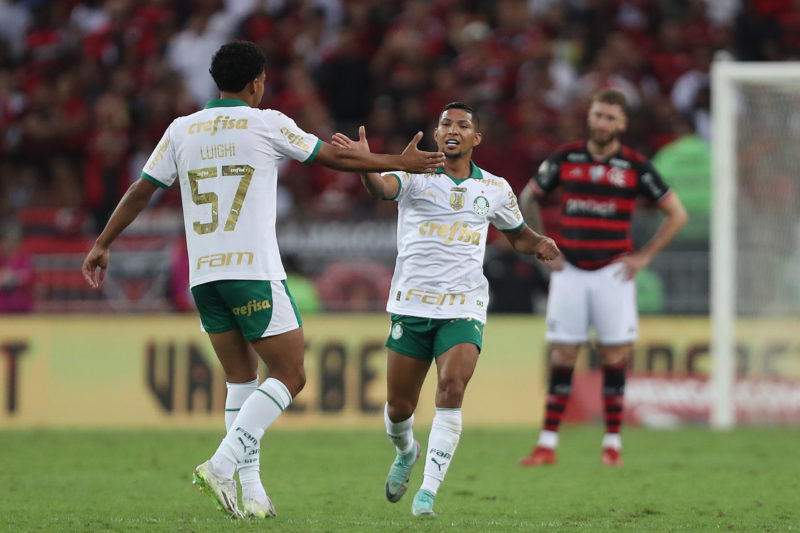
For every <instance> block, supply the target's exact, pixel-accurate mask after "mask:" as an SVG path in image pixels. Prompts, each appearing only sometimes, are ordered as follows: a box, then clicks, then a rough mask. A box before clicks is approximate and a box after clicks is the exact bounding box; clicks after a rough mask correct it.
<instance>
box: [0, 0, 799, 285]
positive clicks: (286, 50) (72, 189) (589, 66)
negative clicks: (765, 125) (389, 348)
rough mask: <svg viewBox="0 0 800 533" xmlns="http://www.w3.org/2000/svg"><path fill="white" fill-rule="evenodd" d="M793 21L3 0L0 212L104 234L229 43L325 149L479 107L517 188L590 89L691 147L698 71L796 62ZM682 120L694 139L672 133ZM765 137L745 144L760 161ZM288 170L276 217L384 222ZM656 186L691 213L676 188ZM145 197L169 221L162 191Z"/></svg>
mask: <svg viewBox="0 0 800 533" xmlns="http://www.w3.org/2000/svg"><path fill="white" fill-rule="evenodd" d="M799 21H800V2H797V1H794V0H780V1H769V2H760V1H757V0H734V1H730V2H729V1H718V0H689V1H681V2H667V1H659V2H652V1H648V0H615V1H613V2H599V1H586V0H567V1H555V0H499V1H495V2H488V1H485V0H481V1H477V2H472V1H453V0H430V1H425V0H395V1H393V2H378V1H375V0H348V1H342V0H306V1H303V2H290V1H288V0H139V1H136V0H68V1H55V0H36V1H33V0H0V157H2V159H0V193H2V195H1V196H0V208H1V209H2V213H3V214H5V213H16V212H17V210H19V209H25V208H32V207H36V208H45V209H47V208H52V209H58V208H64V207H68V208H70V209H72V210H84V211H87V212H90V213H91V214H92V217H93V219H95V220H96V222H97V223H102V222H104V220H105V218H107V216H108V214H109V211H110V209H111V208H112V207H113V206H114V205H115V204H116V202H117V201H118V200H119V198H120V196H121V195H122V194H123V192H124V191H125V190H126V188H127V186H128V184H129V183H130V180H131V179H135V178H136V177H137V176H138V175H139V172H140V171H141V166H142V158H143V154H149V153H150V151H151V150H152V149H153V147H154V145H155V143H156V142H158V139H159V138H160V134H161V132H163V131H164V129H165V128H166V126H167V125H168V124H169V123H170V122H171V121H172V120H173V119H174V118H175V117H176V116H179V115H186V114H190V113H191V112H193V111H194V110H196V109H197V108H198V107H201V106H203V105H205V103H206V101H207V100H209V99H212V98H215V97H216V91H215V88H214V84H213V81H212V80H211V78H210V76H209V75H208V67H209V64H208V63H209V59H210V57H211V53H212V52H213V51H214V50H215V49H216V48H217V47H218V46H219V45H220V44H221V43H222V42H224V41H228V40H231V39H248V40H252V41H254V42H256V43H258V44H259V45H260V46H261V47H262V48H263V49H264V51H265V53H266V54H267V56H268V63H267V82H266V85H267V86H266V92H265V96H264V100H263V102H262V106H263V107H270V108H273V109H278V110H281V111H284V112H286V113H287V114H289V115H290V116H292V117H294V118H295V120H296V121H297V122H298V124H299V125H300V126H301V127H302V128H304V129H306V130H307V131H310V132H313V133H315V134H317V135H319V136H320V137H321V138H323V139H329V138H330V136H331V134H332V133H333V132H335V131H342V132H344V133H346V134H348V135H351V136H352V135H354V134H355V132H356V128H357V127H358V125H360V124H365V125H366V127H367V133H368V135H369V138H370V142H371V144H372V146H373V149H374V150H376V151H383V152H392V153H398V152H400V151H402V150H403V149H404V148H405V145H406V143H407V142H408V139H409V138H410V137H411V136H412V135H413V134H415V133H416V132H417V131H419V130H422V131H424V132H425V137H423V140H422V142H421V147H423V148H428V149H430V148H432V147H433V145H432V143H431V132H432V130H433V124H431V123H430V121H429V120H428V117H430V116H431V110H434V111H433V112H434V113H436V112H438V110H439V109H441V107H442V106H443V105H444V104H445V103H447V102H450V101H453V100H461V101H466V102H468V103H471V104H474V105H476V106H477V107H478V108H479V110H480V112H481V114H482V115H483V116H484V117H486V120H485V123H484V124H482V127H483V128H484V129H485V130H486V131H487V132H489V135H487V138H490V139H492V142H490V143H489V144H485V145H484V147H483V148H482V150H481V151H480V152H479V153H478V156H480V158H482V160H483V159H488V160H490V161H493V163H491V164H489V163H486V164H487V166H490V167H492V168H501V169H502V168H506V171H505V172H504V175H506V176H507V179H509V181H510V182H511V183H512V185H513V187H514V189H515V190H516V192H519V191H518V188H519V186H520V184H521V183H524V181H525V180H526V179H527V178H528V177H529V176H530V175H531V174H532V173H533V172H534V171H535V170H536V168H537V167H538V165H539V164H540V163H541V161H542V159H543V157H544V155H545V154H547V153H550V152H551V151H552V150H553V149H554V148H555V147H556V146H558V145H560V144H564V143H567V142H572V141H574V140H575V139H578V138H581V137H582V136H583V135H584V128H585V120H584V116H585V111H586V97H587V95H589V94H591V93H592V91H594V90H595V89H596V88H598V87H616V88H619V89H620V90H622V91H623V92H625V94H626V95H627V96H628V98H629V100H630V102H631V104H632V108H633V109H632V113H631V117H630V128H629V132H628V134H627V136H626V137H627V140H628V142H629V143H630V144H632V145H633V146H634V147H635V148H637V149H638V150H639V151H641V152H643V153H644V154H646V155H648V156H650V155H653V154H655V153H656V152H659V150H660V151H661V152H662V153H663V154H664V157H666V159H667V161H669V159H670V158H673V159H675V158H676V157H678V158H679V157H681V156H680V155H678V156H670V155H669V154H671V153H673V151H674V150H677V153H678V154H681V152H682V151H683V150H688V148H687V146H690V145H694V146H695V148H698V149H699V148H700V147H701V146H702V145H701V143H700V140H699V139H698V137H699V138H700V139H704V140H705V141H709V140H710V139H711V121H710V91H709V87H710V83H709V71H710V65H711V60H712V58H713V57H715V56H716V55H718V54H726V55H728V56H732V57H733V58H734V59H736V60H756V61H762V60H776V61H780V60H786V59H797V58H800V38H798V28H800V22H799ZM678 114H680V115H683V116H687V117H689V119H690V122H691V125H690V126H691V128H692V129H693V130H694V132H695V133H694V134H693V135H691V134H690V135H684V134H683V133H681V132H678V131H676V130H674V124H673V123H674V121H675V120H676V118H675V117H676V116H677V115H678ZM683 116H682V117H681V120H683ZM764 142H765V141H763V140H760V139H755V140H754V142H753V143H752V146H751V147H750V148H748V149H749V150H752V151H754V156H759V157H760V156H761V155H763V153H765V151H766V148H765V147H764ZM656 160H657V161H658V160H659V158H657V159H656ZM286 164H287V165H288V167H287V168H285V169H282V178H281V183H280V185H281V189H280V194H283V195H285V197H286V201H285V202H281V204H280V205H281V206H282V209H283V211H282V212H280V213H279V216H280V217H281V218H282V219H288V220H293V221H303V220H307V219H322V220H324V219H326V218H328V219H336V220H351V221H352V220H359V219H365V218H366V219H370V218H381V217H387V218H391V217H393V216H394V210H393V208H392V206H391V204H388V203H382V202H379V203H376V202H371V201H369V199H368V197H367V196H366V195H365V194H363V191H361V187H360V183H359V180H358V178H357V176H355V175H353V174H346V173H338V172H333V171H328V170H327V169H322V167H319V168H309V167H307V166H306V165H302V164H296V163H286ZM668 164H669V163H668ZM673 166H679V165H673ZM688 167H692V168H693V165H688ZM688 167H687V168H688ZM787 168H791V165H787ZM692 172H694V171H692ZM665 173H666V174H668V173H669V171H665ZM687 175H688V174H687ZM667 180H668V181H669V182H670V183H672V182H673V181H675V183H674V186H675V188H676V190H678V191H679V194H681V196H682V197H684V198H686V199H687V204H691V203H692V200H691V199H692V197H693V195H692V193H690V192H688V191H683V190H680V187H681V185H680V182H681V180H682V178H680V177H676V178H672V177H671V176H669V175H668V176H667ZM686 181H687V183H688V182H692V183H695V182H696V181H697V180H694V178H691V179H689V178H687V179H686ZM697 183H699V182H697ZM781 183H782V182H781ZM695 184H696V183H695ZM745 189H746V191H748V192H747V193H746V194H748V195H749V194H751V193H752V194H753V195H755V196H754V198H757V197H758V195H759V194H761V193H760V192H759V191H760V188H759V187H757V186H756V185H754V184H748V183H745ZM698 194H700V193H698ZM79 195H80V197H79ZM701 196H702V194H700V195H699V196H698V198H700V199H699V200H698V202H699V203H703V202H705V200H702V198H701ZM155 201H156V202H158V203H159V205H162V206H164V207H165V208H171V209H178V208H179V198H178V196H177V194H176V191H175V190H174V189H172V190H167V191H164V193H163V194H162V195H161V196H160V197H158V198H157V199H156V200H155ZM387 206H388V207H387ZM687 207H690V205H687ZM698 209H699V208H698ZM701 220H702V217H701V216H700V215H699V213H693V216H692V219H691V222H690V226H689V228H687V229H686V230H685V231H684V232H683V233H682V235H681V236H679V241H680V239H681V237H682V236H683V235H688V234H689V233H694V227H695V226H698V225H702V222H701ZM701 233H702V232H701ZM698 239H700V241H702V238H701V237H698ZM687 242H689V241H687ZM691 242H695V241H694V239H692V241H691ZM678 244H679V245H680V242H679V243H678ZM692 246H694V244H692ZM315 270H316V269H315ZM367 292H368V291H367Z"/></svg>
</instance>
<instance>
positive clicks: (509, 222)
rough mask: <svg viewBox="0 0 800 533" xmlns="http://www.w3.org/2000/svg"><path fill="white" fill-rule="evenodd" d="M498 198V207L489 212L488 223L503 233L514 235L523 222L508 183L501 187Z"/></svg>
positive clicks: (515, 198) (522, 225) (523, 224)
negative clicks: (499, 199)
mask: <svg viewBox="0 0 800 533" xmlns="http://www.w3.org/2000/svg"><path fill="white" fill-rule="evenodd" d="M500 198H501V203H500V206H499V207H498V208H497V209H493V210H491V211H490V212H489V216H488V219H489V222H491V224H492V226H494V227H495V228H497V229H499V230H500V231H502V232H503V233H514V232H517V231H519V230H521V229H522V228H523V227H524V226H525V221H524V220H523V218H522V213H520V211H519V204H517V197H516V195H515V194H514V191H512V190H511V186H510V185H509V184H508V183H506V184H505V186H504V187H503V192H502V196H501V197H500Z"/></svg>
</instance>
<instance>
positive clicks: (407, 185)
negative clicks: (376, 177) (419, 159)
mask: <svg viewBox="0 0 800 533" xmlns="http://www.w3.org/2000/svg"><path fill="white" fill-rule="evenodd" d="M381 176H393V177H394V179H396V180H397V183H398V185H399V187H398V189H397V194H396V195H395V197H394V198H387V200H392V201H395V202H399V201H400V200H402V199H403V198H404V197H406V196H408V195H409V194H410V193H411V191H412V190H413V189H414V188H415V186H416V183H417V181H418V180H415V179H414V178H413V177H412V175H411V174H409V173H408V172H402V171H400V170H392V171H390V172H383V173H381Z"/></svg>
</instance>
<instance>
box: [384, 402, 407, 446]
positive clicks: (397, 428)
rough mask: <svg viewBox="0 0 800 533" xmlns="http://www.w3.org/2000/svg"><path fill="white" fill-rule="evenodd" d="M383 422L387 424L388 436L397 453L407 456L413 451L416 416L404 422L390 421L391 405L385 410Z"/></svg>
mask: <svg viewBox="0 0 800 533" xmlns="http://www.w3.org/2000/svg"><path fill="white" fill-rule="evenodd" d="M383 421H384V422H386V434H387V435H389V440H390V441H392V444H394V447H395V448H397V453H399V454H405V453H408V452H410V451H411V448H413V446H414V415H413V413H412V415H411V416H410V417H408V418H407V419H405V420H403V421H402V422H396V423H395V422H392V421H391V420H389V404H388V403H387V404H386V406H385V407H384V409H383Z"/></svg>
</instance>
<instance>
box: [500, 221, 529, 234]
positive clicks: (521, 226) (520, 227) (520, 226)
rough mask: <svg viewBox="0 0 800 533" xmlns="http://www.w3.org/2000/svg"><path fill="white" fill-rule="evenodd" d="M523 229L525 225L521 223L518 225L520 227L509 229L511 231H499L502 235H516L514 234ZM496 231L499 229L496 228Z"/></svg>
mask: <svg viewBox="0 0 800 533" xmlns="http://www.w3.org/2000/svg"><path fill="white" fill-rule="evenodd" d="M524 227H525V223H524V222H521V223H520V225H519V226H517V227H516V228H511V229H501V230H500V231H502V232H503V233H516V232H518V231H519V230H521V229H522V228H524ZM498 229H499V228H498Z"/></svg>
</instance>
